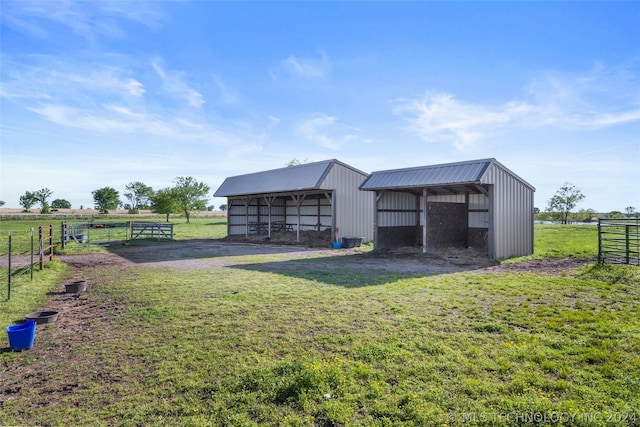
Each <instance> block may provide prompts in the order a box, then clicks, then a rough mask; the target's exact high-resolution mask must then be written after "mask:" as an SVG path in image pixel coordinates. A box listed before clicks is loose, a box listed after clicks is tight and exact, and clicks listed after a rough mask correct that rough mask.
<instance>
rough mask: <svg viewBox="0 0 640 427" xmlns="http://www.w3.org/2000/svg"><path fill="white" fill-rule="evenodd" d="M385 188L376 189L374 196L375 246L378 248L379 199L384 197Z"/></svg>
mask: <svg viewBox="0 0 640 427" xmlns="http://www.w3.org/2000/svg"><path fill="white" fill-rule="evenodd" d="M383 194H384V190H381V191H378V190H376V197H374V198H373V247H374V248H375V249H378V245H379V242H378V223H379V221H378V201H379V200H380V199H381V198H382V195H383Z"/></svg>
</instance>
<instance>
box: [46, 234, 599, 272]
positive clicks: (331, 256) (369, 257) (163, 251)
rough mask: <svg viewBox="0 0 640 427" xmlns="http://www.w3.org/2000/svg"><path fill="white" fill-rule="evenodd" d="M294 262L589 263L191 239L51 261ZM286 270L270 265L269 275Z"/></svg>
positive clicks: (413, 268)
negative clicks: (271, 259) (510, 260)
mask: <svg viewBox="0 0 640 427" xmlns="http://www.w3.org/2000/svg"><path fill="white" fill-rule="evenodd" d="M262 255H264V256H267V257H277V258H278V259H283V260H296V261H297V263H296V267H297V268H300V267H303V266H304V265H305V262H306V263H308V264H313V265H314V266H316V267H318V266H324V267H325V268H327V269H336V268H339V269H345V270H354V271H364V270H371V269H374V270H386V271H389V272H394V273H401V272H406V273H412V274H416V273H417V274H420V273H422V274H424V275H433V274H446V273H455V272H461V271H491V272H497V271H518V272H529V271H531V272H538V273H549V274H559V273H561V272H566V271H567V270H569V269H572V268H576V267H580V266H583V265H586V264H587V263H588V261H589V260H585V259H576V258H566V259H547V260H533V261H525V262H519V263H509V264H496V263H493V262H491V261H490V260H489V259H487V257H486V256H483V255H482V254H480V253H479V252H477V251H475V250H473V249H446V250H442V249H441V250H439V251H438V252H436V253H433V254H422V253H421V250H420V248H418V247H410V248H402V249H398V250H393V251H372V250H371V249H370V248H368V247H358V248H351V249H338V250H336V249H318V248H306V247H300V246H292V245H274V244H258V243H246V242H243V243H238V242H228V241H225V240H219V239H194V240H180V241H167V242H151V243H145V242H135V243H132V244H130V245H127V246H113V247H110V248H109V250H108V252H106V253H105V252H100V253H88V254H78V255H62V256H58V257H57V258H58V259H60V260H62V261H63V262H65V263H67V264H68V265H70V266H71V267H73V268H74V270H76V271H77V270H83V269H85V268H91V269H94V268H95V267H99V266H123V267H124V266H138V267H142V268H151V267H165V268H174V269H179V270H188V269H200V268H214V267H220V268H224V267H231V266H234V265H239V264H247V263H256V262H259V259H260V258H259V257H260V256H262ZM277 268H287V267H286V264H285V263H279V264H277V263H274V268H273V269H274V270H277Z"/></svg>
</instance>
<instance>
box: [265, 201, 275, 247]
mask: <svg viewBox="0 0 640 427" xmlns="http://www.w3.org/2000/svg"><path fill="white" fill-rule="evenodd" d="M275 199H276V196H272V195H269V196H265V197H264V201H265V202H267V208H268V209H269V210H268V216H267V236H268V237H269V238H271V205H272V203H273V201H274V200H275Z"/></svg>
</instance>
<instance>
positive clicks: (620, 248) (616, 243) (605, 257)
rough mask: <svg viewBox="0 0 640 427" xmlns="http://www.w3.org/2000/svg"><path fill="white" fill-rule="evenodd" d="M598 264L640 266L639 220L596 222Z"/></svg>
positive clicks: (618, 219)
mask: <svg viewBox="0 0 640 427" xmlns="http://www.w3.org/2000/svg"><path fill="white" fill-rule="evenodd" d="M598 262H600V263H608V264H630V265H638V266H640V218H604V219H599V220H598Z"/></svg>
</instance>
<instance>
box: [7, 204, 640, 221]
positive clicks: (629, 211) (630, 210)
mask: <svg viewBox="0 0 640 427" xmlns="http://www.w3.org/2000/svg"><path fill="white" fill-rule="evenodd" d="M0 206H2V205H0ZM624 212H625V213H626V214H627V216H628V217H629V218H632V217H633V216H635V213H636V208H634V207H633V206H627V207H626V208H624Z"/></svg>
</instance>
